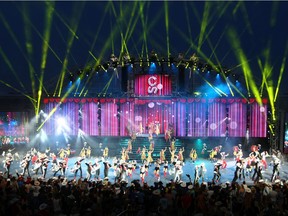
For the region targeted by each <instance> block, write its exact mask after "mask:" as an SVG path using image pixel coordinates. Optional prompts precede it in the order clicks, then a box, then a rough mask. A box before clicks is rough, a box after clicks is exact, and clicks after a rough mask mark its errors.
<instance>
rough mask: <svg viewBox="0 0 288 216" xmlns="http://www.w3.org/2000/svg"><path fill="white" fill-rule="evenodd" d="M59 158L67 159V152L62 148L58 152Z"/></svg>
mask: <svg viewBox="0 0 288 216" xmlns="http://www.w3.org/2000/svg"><path fill="white" fill-rule="evenodd" d="M58 155H59V158H61V159H64V158H65V157H66V151H65V149H63V148H61V149H60V151H59V152H58Z"/></svg>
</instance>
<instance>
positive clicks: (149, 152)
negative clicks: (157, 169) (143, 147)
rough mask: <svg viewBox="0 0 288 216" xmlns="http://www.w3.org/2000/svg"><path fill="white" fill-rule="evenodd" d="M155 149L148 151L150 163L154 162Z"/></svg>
mask: <svg viewBox="0 0 288 216" xmlns="http://www.w3.org/2000/svg"><path fill="white" fill-rule="evenodd" d="M153 151H154V150H149V151H148V153H147V162H148V163H152V162H153V158H152V153H153Z"/></svg>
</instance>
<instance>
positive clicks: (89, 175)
mask: <svg viewBox="0 0 288 216" xmlns="http://www.w3.org/2000/svg"><path fill="white" fill-rule="evenodd" d="M85 164H86V166H87V172H86V179H87V181H90V179H91V175H92V173H91V172H92V169H93V165H92V162H91V161H89V163H85Z"/></svg>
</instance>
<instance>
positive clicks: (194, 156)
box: [189, 148, 197, 163]
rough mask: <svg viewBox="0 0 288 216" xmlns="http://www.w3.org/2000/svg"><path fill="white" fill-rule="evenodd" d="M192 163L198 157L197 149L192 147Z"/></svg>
mask: <svg viewBox="0 0 288 216" xmlns="http://www.w3.org/2000/svg"><path fill="white" fill-rule="evenodd" d="M189 156H190V158H191V161H192V163H195V161H196V159H197V152H196V149H193V148H192V149H191V151H190V154H189Z"/></svg>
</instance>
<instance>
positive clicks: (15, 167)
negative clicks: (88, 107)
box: [0, 156, 288, 185]
mask: <svg viewBox="0 0 288 216" xmlns="http://www.w3.org/2000/svg"><path fill="white" fill-rule="evenodd" d="M78 159H79V157H76V156H74V157H71V158H69V160H68V169H67V170H66V175H65V176H63V177H65V178H67V179H68V180H72V179H74V173H73V172H71V169H72V168H73V166H74V163H75V162H76V161H77V160H78ZM95 159H96V157H91V158H89V159H88V158H87V159H85V160H84V161H82V165H81V167H82V172H83V175H82V179H85V178H86V176H87V172H86V170H87V166H86V165H85V163H89V162H90V161H91V162H92V163H94V162H95ZM97 159H101V158H99V157H97ZM3 160H4V157H3V156H1V162H2V161H3ZM271 160H272V159H271V158H267V162H268V168H267V169H266V170H264V169H263V172H262V175H263V179H264V181H267V182H270V179H271V176H272V170H273V167H272V165H269V164H270V161H271ZM108 161H109V162H110V163H111V164H112V163H113V162H112V158H109V159H108ZM226 161H227V167H226V168H225V169H223V168H222V169H221V171H220V172H221V179H220V181H219V182H218V183H217V184H221V183H225V182H231V181H232V180H233V177H234V171H235V168H236V167H235V160H234V158H232V157H228V158H227V160H226ZM201 163H204V164H205V166H206V169H207V173H206V176H205V182H212V179H213V168H214V163H213V162H211V161H210V160H208V159H205V158H199V159H197V160H196V161H195V163H192V161H191V159H190V158H186V160H185V162H184V167H183V174H182V181H184V182H189V178H188V177H187V174H188V175H190V176H191V180H192V182H193V181H194V170H195V166H196V165H200V164H201ZM100 164H101V168H100V178H101V179H104V165H103V163H100ZM138 165H139V166H140V165H141V164H140V163H138ZM138 165H137V167H138V168H137V169H135V171H134V172H133V174H132V176H131V178H130V177H128V176H127V178H126V180H127V182H128V185H130V183H131V181H133V180H140V168H139V166H138ZM172 167H173V165H169V169H171V168H172ZM154 168H155V166H154V164H153V163H151V165H150V167H149V172H148V175H147V176H146V177H145V182H147V184H148V185H153V184H154V182H157V181H159V180H160V181H161V182H162V183H163V184H164V185H165V184H167V183H170V182H171V180H173V179H174V175H170V174H169V173H168V174H167V176H166V177H164V175H163V165H161V167H160V179H156V178H155V176H154V174H153V171H154ZM0 170H1V171H2V172H3V173H4V172H5V169H4V168H3V163H2V166H1V169H0ZM16 172H18V173H21V172H22V169H21V168H20V161H19V160H18V161H16V160H15V161H13V163H12V165H11V168H10V174H12V175H13V176H16ZM40 173H41V172H39V173H38V175H35V174H34V173H33V172H32V166H31V165H30V175H31V177H32V178H34V179H37V178H39V177H40V178H41V174H40ZM252 173H253V172H252ZM53 174H54V173H53V172H52V171H51V163H50V165H49V167H48V170H47V175H46V179H49V178H53ZM59 175H60V172H58V175H57V176H59ZM25 177H27V174H26V176H25ZM108 177H109V181H110V182H112V183H114V178H115V176H114V169H113V168H110V170H109V173H108ZM78 178H80V173H79V172H78V174H77V177H76V179H78ZM280 178H281V179H285V180H286V179H288V162H287V160H286V157H284V159H283V161H282V165H281V168H280ZM93 180H95V179H94V176H93V178H91V181H93ZM243 180H244V179H242V180H238V182H239V183H240V182H241V183H242V182H243ZM245 181H246V183H247V184H249V185H251V184H253V181H252V180H251V179H250V178H249V177H247V176H246V177H245ZM199 182H200V183H202V181H201V179H200V181H199Z"/></svg>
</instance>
